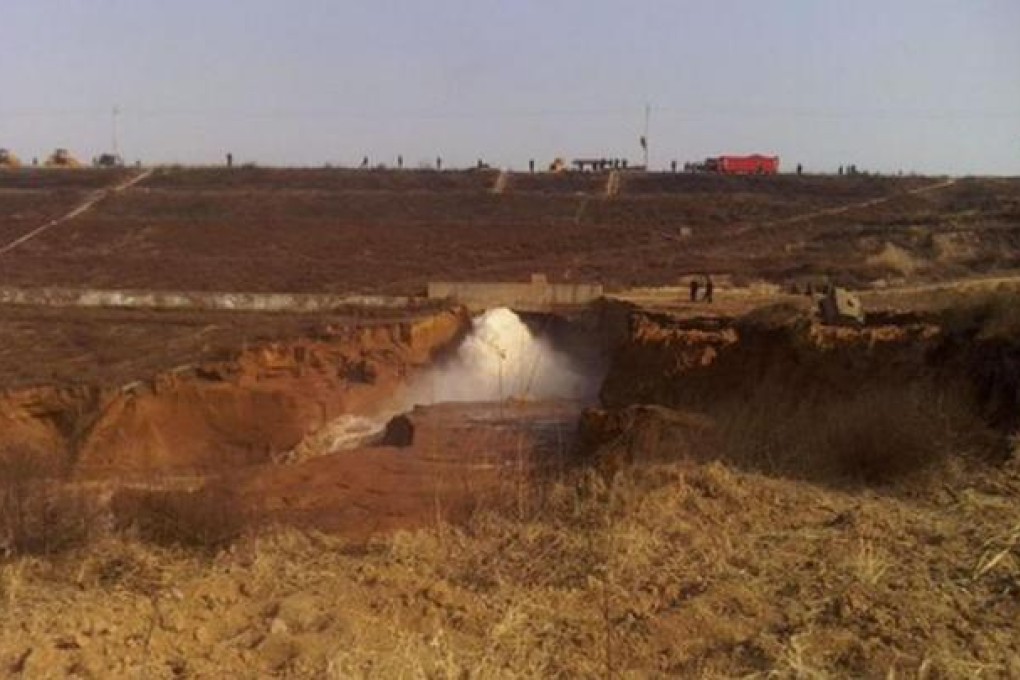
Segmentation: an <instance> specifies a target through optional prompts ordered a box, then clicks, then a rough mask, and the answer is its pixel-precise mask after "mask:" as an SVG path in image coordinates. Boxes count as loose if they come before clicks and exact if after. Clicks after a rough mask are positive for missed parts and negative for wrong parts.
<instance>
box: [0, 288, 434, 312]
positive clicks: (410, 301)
mask: <svg viewBox="0 0 1020 680" xmlns="http://www.w3.org/2000/svg"><path fill="white" fill-rule="evenodd" d="M0 304H8V305H34V306H48V307H121V308H132V309H212V310H234V311H243V312H327V311H332V310H342V309H352V308H370V309H407V308H415V307H422V306H429V305H430V304H431V306H434V303H429V302H427V301H425V300H422V299H421V298H410V297H387V296H382V295H327V294H318V295H316V294H311V295H309V294H297V293H204V292H181V291H152V290H89V289H83V290H76V289H70V288H0Z"/></svg>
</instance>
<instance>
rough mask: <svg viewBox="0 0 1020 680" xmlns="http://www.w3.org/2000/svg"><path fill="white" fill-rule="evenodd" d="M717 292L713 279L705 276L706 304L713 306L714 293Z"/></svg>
mask: <svg viewBox="0 0 1020 680" xmlns="http://www.w3.org/2000/svg"><path fill="white" fill-rule="evenodd" d="M714 290H715V284H713V283H712V277H711V276H708V275H707V274H706V275H705V302H707V303H709V304H712V292H713V291H714Z"/></svg>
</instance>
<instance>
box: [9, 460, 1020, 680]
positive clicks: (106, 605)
mask: <svg viewBox="0 0 1020 680" xmlns="http://www.w3.org/2000/svg"><path fill="white" fill-rule="evenodd" d="M1011 479H1012V478H1011ZM1017 481H1018V480H1016V479H1013V482H1011V483H1014V484H1016V483H1017ZM960 484H961V485H965V486H967V487H971V488H983V487H984V485H985V481H983V478H982V477H974V478H971V479H969V480H966V481H964V480H961V481H960ZM545 487H546V488H544V489H543V490H542V493H541V494H540V497H541V502H538V500H537V498H538V497H539V494H537V493H536V496H535V500H534V502H529V503H527V504H525V506H524V508H525V511H524V512H523V514H522V512H521V510H520V508H521V506H520V505H519V504H518V498H517V497H516V493H517V490H516V489H514V488H513V487H511V486H509V485H508V487H507V494H508V497H507V498H506V499H505V500H506V504H505V505H502V506H501V505H500V504H499V503H492V504H490V505H488V506H487V508H488V509H486V510H485V511H482V512H479V513H478V514H476V515H475V516H474V517H473V518H472V519H471V520H470V521H468V522H467V523H466V524H464V525H461V526H450V525H442V526H438V525H437V526H435V527H433V528H431V529H428V530H423V531H415V532H403V533H398V534H397V535H395V536H393V537H392V538H388V539H379V540H376V541H373V542H370V543H368V544H361V545H355V544H350V543H347V542H346V541H344V540H343V539H340V538H336V537H330V536H325V535H321V534H316V533H311V532H300V531H295V530H291V529H283V528H276V529H271V530H266V531H263V532H261V533H260V534H258V535H248V536H245V537H242V538H240V539H239V540H237V541H235V542H234V543H232V544H231V545H230V546H229V547H227V548H224V549H222V550H220V551H216V552H212V553H210V552H208V551H205V550H202V551H198V552H195V551H193V550H188V551H184V550H181V549H180V548H161V547H158V546H154V545H151V544H147V543H141V542H138V541H135V540H130V539H125V538H118V537H113V538H109V539H104V540H101V541H99V542H97V543H94V544H92V545H91V546H89V547H87V548H78V549H76V550H74V551H72V552H71V553H68V554H67V555H66V556H65V557H63V558H59V559H52V560H49V561H45V562H44V561H39V560H31V559H22V560H15V561H13V562H8V563H6V564H5V565H3V567H2V570H0V584H2V585H0V588H2V593H3V595H4V600H3V601H4V607H3V609H2V610H0V662H3V663H6V661H4V660H10V659H14V660H16V659H17V658H19V655H20V654H22V653H23V652H24V650H25V649H26V648H32V649H33V650H35V651H34V652H33V654H32V655H30V656H29V657H28V659H27V661H26V662H25V664H26V672H27V673H29V674H32V673H35V674H41V669H42V668H44V666H43V664H45V668H47V669H48V671H47V672H53V671H54V670H56V669H68V668H71V667H72V666H73V665H74V664H78V665H79V666H80V667H81V668H87V669H89V672H91V673H93V674H99V675H107V676H110V675H112V676H127V675H132V674H135V675H137V674H138V673H140V672H142V670H143V669H145V670H146V673H145V674H146V675H150V676H151V675H155V676H163V675H165V676H169V675H172V674H174V673H176V672H178V671H175V670H174V668H178V669H179V668H182V666H181V663H184V666H183V668H184V670H185V671H186V673H187V674H192V675H196V676H205V675H209V674H217V675H221V676H222V675H224V674H228V675H235V676H236V675H260V676H277V675H281V676H288V677H335V678H341V677H405V678H463V677H494V678H523V677H648V676H658V677H677V676H679V677H714V678H722V677H735V676H751V677H758V678H804V677H818V678H820V677H876V676H882V677H884V676H886V675H887V674H889V673H895V674H896V676H897V677H903V676H912V675H915V674H917V673H918V672H919V669H922V668H923V669H925V673H927V674H928V675H927V677H949V678H963V677H974V676H975V673H976V674H979V675H980V674H984V675H986V676H993V675H1002V674H1005V673H1008V672H1009V671H1010V669H1011V668H1016V667H1017V666H1016V664H1017V663H1018V659H1020V646H1018V645H1017V642H1016V641H1017V639H1018V638H1017V637H1016V636H1015V632H1016V630H1015V621H1016V619H1015V613H1016V611H1015V603H1012V600H1010V597H1012V596H1010V595H1008V594H1007V595H1004V594H1003V588H1004V584H1008V582H1009V581H1008V579H1011V578H1012V579H1015V578H1016V576H1017V573H1018V572H1017V566H1018V565H1017V563H1016V562H1015V561H1014V560H1012V558H1011V559H1006V558H1000V559H999V560H998V561H996V562H995V563H994V565H993V566H991V567H989V568H987V569H985V570H984V573H983V574H982V575H981V577H980V578H978V579H976V580H974V581H971V582H969V583H968V584H967V586H966V588H961V586H960V581H959V575H960V574H965V575H970V574H973V573H974V571H975V559H976V556H977V555H984V557H983V558H982V560H981V561H980V562H978V571H981V569H982V568H983V567H982V566H981V565H985V564H989V563H990V562H991V560H992V559H993V558H994V557H995V555H997V554H998V553H1000V552H1002V551H1003V550H1005V549H1007V548H1011V549H1012V548H1013V547H1014V546H1015V542H1012V543H1011V542H1010V541H1011V540H1012V539H1011V538H1010V537H1011V536H1012V533H1011V532H1013V531H1015V527H1016V526H1017V525H1016V522H1017V520H1018V519H1020V517H1017V514H1016V511H1015V508H1014V509H1013V510H1011V511H1009V512H1006V513H1001V514H996V513H990V512H989V506H988V505H987V503H990V502H992V501H991V499H986V498H985V497H983V496H982V497H975V498H972V499H970V500H969V501H967V502H966V503H963V502H961V503H956V504H951V505H948V506H946V507H940V506H938V505H935V504H932V503H931V502H929V501H925V502H922V503H916V502H914V501H912V500H910V499H906V498H894V497H882V496H878V495H874V494H864V495H861V494H857V493H849V492H846V491H838V490H826V489H824V487H815V486H812V485H810V484H805V483H803V482H798V481H793V480H789V479H779V478H769V477H764V476H761V475H757V474H754V473H749V472H745V471H741V470H739V469H738V468H734V467H730V466H728V465H726V464H722V463H718V462H715V463H707V464H697V463H692V462H686V463H685V462H672V463H654V464H646V465H634V466H629V467H625V468H622V469H620V470H619V471H618V473H617V474H616V475H615V477H614V479H613V481H612V482H607V481H606V479H605V478H604V477H603V476H601V475H598V474H593V473H591V472H590V471H588V470H574V471H568V472H565V473H563V474H562V475H559V476H557V477H555V478H553V479H547V480H545ZM1018 490H1020V486H1018ZM988 537H994V538H992V539H989V538H988ZM970 617H975V618H974V619H973V620H974V621H980V625H978V624H976V623H975V624H973V625H972V624H971V623H968V621H971V620H972V619H971V618H970ZM54 640H57V641H61V642H60V644H59V645H58V646H54V644H55V643H54V642H53V641H54ZM64 641H67V642H64ZM72 643H73V644H72ZM1010 664H1013V666H1011V665H1010ZM79 674H80V673H79Z"/></svg>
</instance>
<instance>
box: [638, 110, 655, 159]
mask: <svg viewBox="0 0 1020 680" xmlns="http://www.w3.org/2000/svg"><path fill="white" fill-rule="evenodd" d="M651 118H652V105H651V104H645V128H644V134H642V135H641V149H642V150H643V151H644V152H645V172H648V171H649V169H650V168H649V167H648V125H649V123H650V121H651Z"/></svg>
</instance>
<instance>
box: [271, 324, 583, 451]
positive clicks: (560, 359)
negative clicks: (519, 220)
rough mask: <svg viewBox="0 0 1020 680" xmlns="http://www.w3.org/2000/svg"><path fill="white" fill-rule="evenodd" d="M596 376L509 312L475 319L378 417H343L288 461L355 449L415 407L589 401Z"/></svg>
mask: <svg viewBox="0 0 1020 680" xmlns="http://www.w3.org/2000/svg"><path fill="white" fill-rule="evenodd" d="M594 386H595V381H594V380H593V378H592V376H589V375H586V374H584V373H583V372H581V371H579V370H577V368H576V367H575V365H574V362H573V361H572V360H571V358H570V357H569V356H568V355H566V354H564V353H563V352H559V351H557V350H556V349H555V348H554V347H553V346H552V344H551V343H550V342H549V341H548V340H545V339H543V338H541V337H537V336H536V335H535V334H533V333H532V332H531V329H529V328H528V326H527V325H526V324H525V323H524V322H523V321H521V319H520V317H519V316H517V315H516V314H514V312H513V311H511V310H510V309H506V308H497V309H490V310H489V311H487V312H485V313H484V314H482V315H481V316H479V317H477V318H475V319H474V321H473V322H472V329H471V332H470V333H469V334H468V336H467V337H466V338H465V339H464V341H463V343H461V345H460V347H459V348H458V349H457V351H456V353H455V354H454V355H453V356H452V357H450V358H448V359H446V360H445V361H443V362H441V363H440V364H438V365H436V366H433V367H431V368H429V369H427V370H426V371H425V372H424V373H422V374H420V375H418V376H417V377H415V378H414V379H413V380H412V381H411V384H410V385H408V386H407V388H406V390H405V391H404V392H403V393H402V394H401V395H399V396H398V397H397V398H396V399H395V400H394V402H393V403H392V404H391V405H390V407H389V408H387V409H385V410H384V411H383V412H382V413H379V414H376V416H374V417H362V416H353V415H345V416H342V417H340V418H338V419H337V420H335V421H333V422H332V423H330V424H329V425H327V426H326V427H324V428H323V429H322V430H320V431H319V432H317V433H316V434H315V435H313V436H312V437H309V438H308V439H306V440H305V441H303V442H302V443H301V444H300V445H299V446H298V447H296V448H295V449H294V450H292V451H290V452H287V453H286V454H285V455H284V457H283V458H284V459H287V460H291V459H295V460H296V459H301V458H305V457H308V456H310V455H316V452H320V453H329V452H332V451H337V450H342V449H349V448H356V447H358V446H362V445H364V444H366V443H367V442H369V441H371V440H373V439H374V438H376V437H378V435H380V434H381V433H382V431H383V429H384V428H385V426H386V423H387V421H388V420H389V419H390V418H391V417H393V416H395V415H397V414H398V413H402V412H404V411H408V410H410V409H412V408H413V407H415V406H419V405H429V404H438V403H441V402H501V401H505V400H507V399H520V400H536V401H537V400H549V399H569V400H574V399H585V398H588V397H590V396H591V395H592V392H593V389H594Z"/></svg>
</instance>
